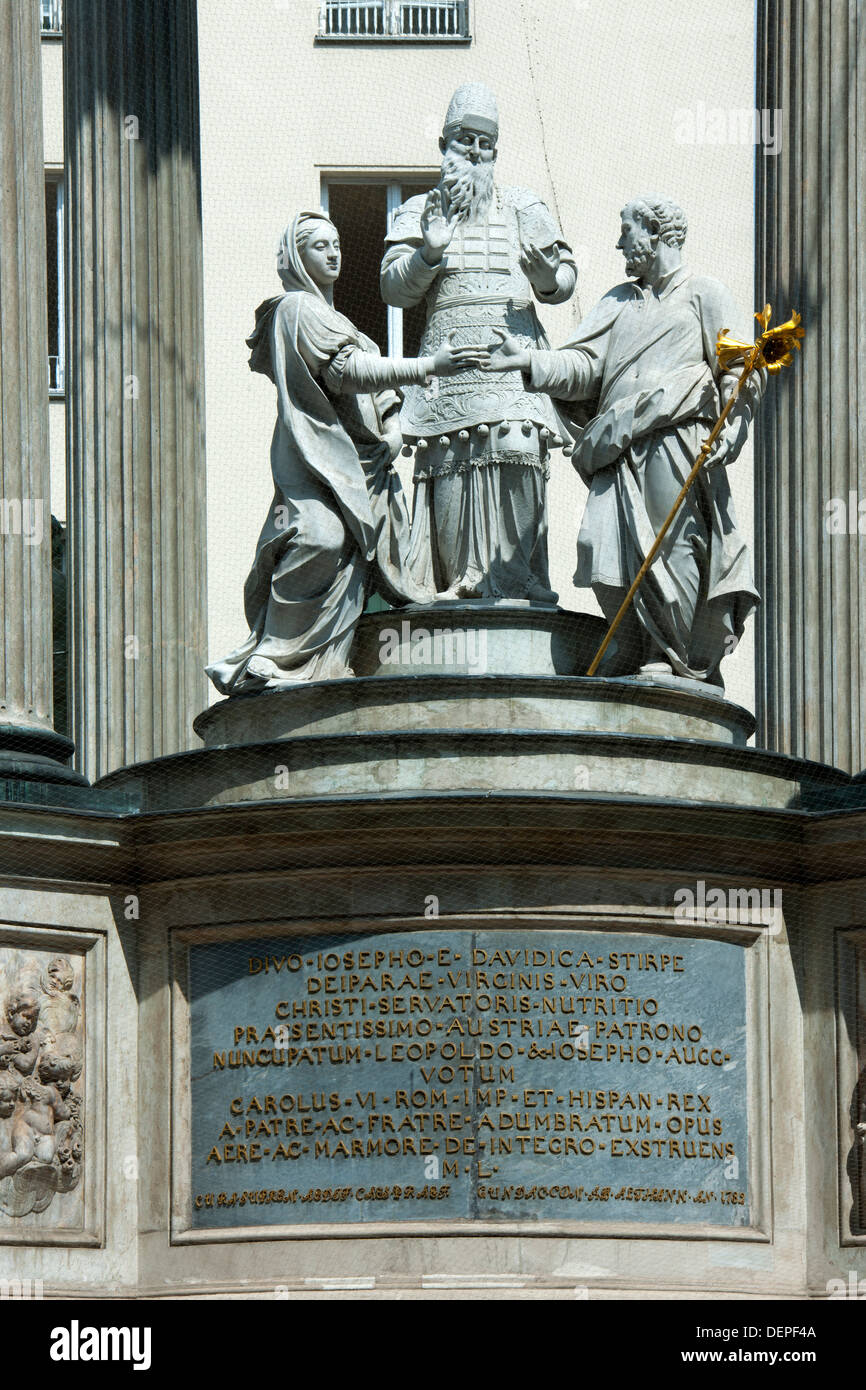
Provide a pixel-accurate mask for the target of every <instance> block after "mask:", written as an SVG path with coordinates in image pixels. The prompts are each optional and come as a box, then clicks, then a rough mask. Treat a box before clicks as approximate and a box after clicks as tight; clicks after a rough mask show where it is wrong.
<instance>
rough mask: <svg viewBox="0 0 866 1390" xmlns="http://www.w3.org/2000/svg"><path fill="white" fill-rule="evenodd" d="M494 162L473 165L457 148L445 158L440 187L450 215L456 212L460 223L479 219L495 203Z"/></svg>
mask: <svg viewBox="0 0 866 1390" xmlns="http://www.w3.org/2000/svg"><path fill="white" fill-rule="evenodd" d="M493 172H494V165H493V164H492V163H490V164H473V163H472V162H471V160H469V159H467V158H466V156H465V155H462V154H459V153H458V152H457V151H456V150H446V151H445V154H444V156H443V159H442V178H441V180H440V188H441V189H442V191H443V193H444V195H445V196H444V203H445V211H446V213H447V214H448V216H453V215H454V214H455V213H456V214H457V218H458V220H459V221H460V222H477V221H480V219H481V218H483V217H484V216H485V215H486V213H487V211H488V209H489V207H490V204H491V203H492V202H493Z"/></svg>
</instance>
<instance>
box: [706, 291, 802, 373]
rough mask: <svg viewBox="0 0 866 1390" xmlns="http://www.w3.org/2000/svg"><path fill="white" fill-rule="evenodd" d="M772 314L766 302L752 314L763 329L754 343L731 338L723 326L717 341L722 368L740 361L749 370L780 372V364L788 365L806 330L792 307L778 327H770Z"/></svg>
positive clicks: (717, 354)
mask: <svg viewBox="0 0 866 1390" xmlns="http://www.w3.org/2000/svg"><path fill="white" fill-rule="evenodd" d="M772 316H773V310H772V307H771V306H770V305H769V304H765V305H764V307H763V309H761V310H759V312H758V313H756V314H755V318H756V319H757V320H758V323H759V324H760V325H761V328H762V329H763V332H762V333H761V334H760V336H759V337H758V338H757V339H756V340H755V342H754V343H744V342H741V341H740V339H739V338H732V337H731V336H730V334H729V332H728V330H727V328H723V329H722V331H721V333H720V334H719V337H718V342H717V343H716V356H717V357H718V359H719V366H720V367H721V368H722V371H729V370H730V368H731V367H733V366H734V365H735V364H736V363H740V362H742V363H743V366H744V367H746V366H747V367H748V370H749V371H750V372H751V371H755V370H756V369H757V370H760V369H764V370H766V371H768V372H780V371H781V370H782V368H783V367H787V366H789V365H790V363H791V362H792V361H793V353H794V349H795V348H796V350H797V352H799V351H800V339H801V338H802V337H803V336H804V333H805V329H803V328H801V327H800V315H799V314H798V313H796V311H795V312H794V313H792V314H791V317H790V318H789V319H788V321H787V323H781V324H779V326H778V328H771V327H770V319H771V318H772Z"/></svg>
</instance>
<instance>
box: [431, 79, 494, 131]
mask: <svg viewBox="0 0 866 1390" xmlns="http://www.w3.org/2000/svg"><path fill="white" fill-rule="evenodd" d="M461 126H468V127H469V129H470V130H477V131H478V133H479V134H480V135H488V136H489V137H490V139H491V140H494V141H495V140H496V139H497V137H498V135H499V108H498V107H497V105H496V97H495V96H494V95H493V93H492V92H491V90H490V88H489V87H485V85H484V83H483V82H465V83H464V84H463V86H462V87H458V88H457V91H456V92H455V93H454V95H453V97H452V98H451V104H450V106H449V107H448V114H447V115H446V117H445V124H444V126H443V127H442V134H443V135H444V136H446V138H447V136H449V135H451V134H452V133H453V132H454V131H455V130H459V129H460V127H461Z"/></svg>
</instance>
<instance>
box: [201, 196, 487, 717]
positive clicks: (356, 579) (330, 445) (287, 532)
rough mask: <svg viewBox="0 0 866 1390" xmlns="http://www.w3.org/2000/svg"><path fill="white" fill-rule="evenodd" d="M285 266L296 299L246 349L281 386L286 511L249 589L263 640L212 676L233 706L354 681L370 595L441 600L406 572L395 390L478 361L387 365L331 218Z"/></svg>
mask: <svg viewBox="0 0 866 1390" xmlns="http://www.w3.org/2000/svg"><path fill="white" fill-rule="evenodd" d="M278 267H279V274H280V279H281V280H282V282H283V287H284V290H285V293H284V294H282V295H278V296H277V297H276V298H274V299H269V300H267V301H266V302H265V303H264V304H261V305H260V306H259V308H258V309H257V310H256V327H255V331H254V333H253V335H252V337H251V338H248V339H247V343H248V346H249V347H250V348H251V349H252V352H251V356H250V367H251V368H252V370H253V371H258V372H264V373H265V374H266V375H267V376H269V377H270V378H271V380H272V381H273V382H274V384H275V386H276V388H277V423H276V426H275V428H274V435H273V441H272V443H271V471H272V473H273V479H274V500H273V502H272V504H271V509H270V512H269V514H268V518H267V520H266V522H265V525H264V527H263V529H262V533H261V536H260V537H259V543H258V547H257V549H256V557H255V561H254V563H253V567H252V570H251V571H250V574H249V577H248V579H247V582H246V585H245V588H244V609H245V613H246V618H247V622H248V623H249V625H250V634H249V636H248V637H247V639H246V641H245V642H244V643H243V644H242V645H241V646H240V647H239V648H238V649H237V651H234V652H232V653H231V655H230V656H227V657H225V658H224V659H223V660H222V661H217V662H214V663H213V664H212V665H211V666H209V667H208V668H207V674H208V675H209V676H210V678H211V680H212V681H213V683H214V685H215V686H216V687H217V689H218V690H219V691H221V693H222V694H224V695H232V694H235V693H236V692H240V691H244V692H247V691H252V690H262V689H265V688H269V689H274V688H279V687H280V686H283V685H293V684H296V683H297V682H298V681H308V680H331V679H335V678H339V677H343V676H351V675H352V674H353V672H352V670H351V667H350V666H349V652H350V649H351V646H352V640H353V638H354V635H355V627H356V625H357V622H358V619H359V618H360V616H361V614H362V612H363V611H364V606H365V601H366V598H367V595H368V594H369V593H371V592H373V591H374V590H375V591H378V592H379V593H380V594H381V595H382V597H383V598H385V599H386V600H387V601H388V602H389V603H391V604H393V605H395V606H400V605H403V604H407V603H424V602H428V601H430V600H431V599H432V598H433V597H434V595H433V593H432V592H428V591H427V589H426V588H424V587H422V584H421V583H419V582H417V581H416V580H415V579H414V578H413V576H412V574H411V573H410V572H409V568H408V563H407V556H408V553H409V515H408V511H407V507H406V502H405V498H404V495H403V490H402V486H401V483H400V479H399V477H398V475H397V473H396V472H395V470H394V468H393V463H394V460H395V459H396V457H397V455H398V454H399V452H400V449H401V447H402V443H403V440H402V436H401V433H400V424H399V412H400V403H401V398H400V395H399V394H398V392H397V390H396V389H395V388H397V387H398V386H400V385H405V384H409V383H412V384H416V385H423V384H424V383H426V382H428V381H429V379H430V378H431V376H434V375H451V374H452V373H455V372H458V371H461V370H463V369H464V368H467V367H471V366H474V365H476V362H477V361H478V355H477V350H476V349H475V348H466V347H463V348H455V347H453V346H452V345H451V342H450V341H449V342H446V343H445V344H444V345H443V346H442V347H441V348H440V349H439V351H438V352H437V353H436V355H435V357H424V358H387V357H385V358H383V357H381V356H380V354H379V349H378V347H377V346H376V344H375V343H374V342H372V341H371V340H370V339H369V338H366V337H365V336H364V334H363V333H360V332H359V331H358V329H357V328H355V326H354V325H353V324H352V323H350V321H349V320H348V319H347V318H345V317H344V315H342V314H340V313H338V312H337V311H336V309H335V308H334V307H333V289H334V284H335V283H336V281H337V279H338V278H339V275H340V267H341V257H340V239H339V234H338V232H337V229H336V227H335V226H334V225H333V223H332V222H330V221H329V220H328V219H327V218H326V217H325V216H324V214H323V213H321V212H302V213H300V214H299V215H298V216H297V217H296V218H295V219H294V221H293V222H292V224H291V226H290V227H288V228H287V230H286V232H285V234H284V236H283V240H282V243H281V246H280V253H279V260H278Z"/></svg>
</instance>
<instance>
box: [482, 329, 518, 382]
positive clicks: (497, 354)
mask: <svg viewBox="0 0 866 1390" xmlns="http://www.w3.org/2000/svg"><path fill="white" fill-rule="evenodd" d="M493 331H494V341H493V342H492V343H491V344H490V346H489V347H488V348H487V349H486V351H485V353H484V357H483V360H482V361H480V362H479V363H478V366H479V367H480V368H481V370H482V372H517V371H520V372H527V371H529V349H528V348H525V347H521V345H520V343H519V342H518V341H517V339H516V338H512V336H511V334H510V333H506V332H505V330H504V329H503V328H496V329H494V330H493Z"/></svg>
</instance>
